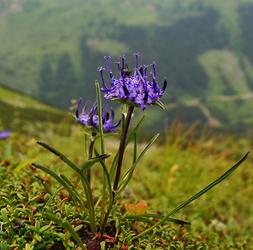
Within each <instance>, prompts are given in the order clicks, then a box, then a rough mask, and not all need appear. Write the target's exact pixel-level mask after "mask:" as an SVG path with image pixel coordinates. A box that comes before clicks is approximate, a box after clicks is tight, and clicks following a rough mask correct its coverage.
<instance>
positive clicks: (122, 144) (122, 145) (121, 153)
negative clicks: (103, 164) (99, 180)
mask: <svg viewBox="0 0 253 250" xmlns="http://www.w3.org/2000/svg"><path fill="white" fill-rule="evenodd" d="M133 111H134V106H129V108H128V111H127V116H126V121H125V126H124V130H123V132H122V134H121V138H120V146H119V158H118V164H117V169H116V176H115V180H114V185H113V197H115V193H116V192H117V189H118V185H119V181H120V174H121V168H122V162H123V157H124V152H125V148H126V138H127V132H128V128H129V125H130V121H131V117H132V114H133Z"/></svg>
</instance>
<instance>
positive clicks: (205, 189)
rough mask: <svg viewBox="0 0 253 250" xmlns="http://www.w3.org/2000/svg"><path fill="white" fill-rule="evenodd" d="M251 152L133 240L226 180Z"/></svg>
mask: <svg viewBox="0 0 253 250" xmlns="http://www.w3.org/2000/svg"><path fill="white" fill-rule="evenodd" d="M248 154H249V152H247V153H246V154H245V155H244V156H243V157H242V158H241V159H240V160H239V161H238V162H237V163H235V164H234V165H233V166H232V167H231V168H229V169H228V170H227V171H226V172H225V173H224V174H222V175H221V176H220V177H219V178H217V179H216V180H214V181H213V182H211V183H210V184H209V185H207V186H206V187H205V188H203V189H202V190H201V191H199V192H198V193H196V194H194V195H193V196H192V197H190V198H189V199H188V200H186V201H184V202H182V203H181V204H180V205H179V206H177V207H176V208H175V209H173V210H172V211H170V212H169V213H168V214H167V215H166V216H164V217H163V219H161V220H160V221H159V222H157V223H156V224H154V225H153V226H152V227H150V228H148V229H147V230H145V231H143V232H142V233H140V234H138V235H136V236H134V237H133V240H134V239H136V238H138V237H140V236H142V235H144V234H146V233H148V232H150V231H152V230H153V229H154V228H156V227H157V226H159V225H161V224H162V223H163V222H164V221H166V220H167V219H168V218H169V217H170V216H171V215H173V214H175V213H176V212H178V211H179V210H181V209H182V208H184V207H185V206H187V205H188V204H190V203H191V202H192V201H194V200H196V199H198V198H199V197H200V196H202V195H203V194H205V193H206V192H207V191H209V190H210V189H212V188H213V187H214V186H216V185H217V184H219V183H220V182H222V181H223V180H225V179H226V178H227V177H228V176H229V175H231V174H232V173H233V172H234V171H235V170H236V169H237V168H238V167H239V166H240V165H241V164H242V163H243V162H244V161H245V159H246V158H247V156H248Z"/></svg>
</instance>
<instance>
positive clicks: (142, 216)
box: [124, 214, 191, 225]
mask: <svg viewBox="0 0 253 250" xmlns="http://www.w3.org/2000/svg"><path fill="white" fill-rule="evenodd" d="M163 217H164V216H163V215H160V214H139V215H127V216H125V217H124V218H126V219H127V220H140V221H145V222H151V221H150V218H153V219H163ZM166 221H168V222H173V223H175V224H180V225H190V224H191V223H190V222H188V221H183V220H178V219H174V218H167V219H166Z"/></svg>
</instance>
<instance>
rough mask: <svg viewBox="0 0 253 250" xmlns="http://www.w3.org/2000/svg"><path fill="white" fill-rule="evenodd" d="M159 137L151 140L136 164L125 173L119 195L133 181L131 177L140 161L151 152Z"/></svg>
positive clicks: (157, 135) (156, 136)
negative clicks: (150, 149)
mask: <svg viewBox="0 0 253 250" xmlns="http://www.w3.org/2000/svg"><path fill="white" fill-rule="evenodd" d="M158 137H159V134H156V135H155V136H154V137H152V138H151V140H150V141H149V142H148V143H147V145H146V147H145V148H144V149H143V151H142V152H141V153H140V155H139V156H138V158H137V159H136V161H135V162H134V164H133V165H132V166H131V167H130V168H129V169H128V171H127V172H126V173H125V175H124V176H123V178H122V181H121V183H120V185H119V189H118V192H117V193H120V192H122V191H123V190H124V188H125V187H126V186H127V184H128V183H129V181H130V180H131V177H132V175H133V172H134V170H135V168H136V166H137V164H138V163H139V161H140V160H141V159H142V157H143V156H144V155H145V153H146V152H147V151H148V150H149V148H150V147H151V146H152V145H153V143H154V142H155V141H156V139H157V138H158Z"/></svg>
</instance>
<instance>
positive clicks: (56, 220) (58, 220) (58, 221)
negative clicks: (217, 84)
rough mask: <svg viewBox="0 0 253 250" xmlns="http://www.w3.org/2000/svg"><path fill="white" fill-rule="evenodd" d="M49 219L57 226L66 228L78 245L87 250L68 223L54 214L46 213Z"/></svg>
mask: <svg viewBox="0 0 253 250" xmlns="http://www.w3.org/2000/svg"><path fill="white" fill-rule="evenodd" d="M46 215H47V217H49V218H50V219H51V220H52V221H53V222H54V223H55V224H57V225H59V226H60V227H64V228H65V229H67V230H68V231H69V233H70V234H71V236H72V237H73V238H74V239H75V241H76V242H77V243H78V245H79V246H80V247H81V249H82V250H85V249H86V248H85V247H84V245H83V243H82V240H81V238H80V237H79V235H78V234H77V233H76V231H75V229H74V228H73V227H72V225H71V224H70V223H69V222H68V221H63V220H62V218H59V217H57V216H56V215H54V214H51V213H46Z"/></svg>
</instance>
